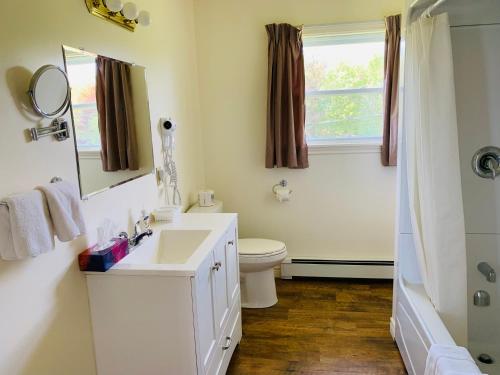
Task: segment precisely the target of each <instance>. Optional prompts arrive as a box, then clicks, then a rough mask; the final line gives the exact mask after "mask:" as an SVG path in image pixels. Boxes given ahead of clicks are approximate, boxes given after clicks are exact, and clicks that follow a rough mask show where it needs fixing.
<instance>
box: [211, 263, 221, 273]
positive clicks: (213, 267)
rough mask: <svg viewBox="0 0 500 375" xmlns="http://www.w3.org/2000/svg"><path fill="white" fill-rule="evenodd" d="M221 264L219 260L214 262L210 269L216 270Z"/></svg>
mask: <svg viewBox="0 0 500 375" xmlns="http://www.w3.org/2000/svg"><path fill="white" fill-rule="evenodd" d="M221 266H222V263H221V262H215V264H214V265H213V266H212V271H218V270H219V268H220V267H221Z"/></svg>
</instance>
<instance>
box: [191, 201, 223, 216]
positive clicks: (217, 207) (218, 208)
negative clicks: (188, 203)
mask: <svg viewBox="0 0 500 375" xmlns="http://www.w3.org/2000/svg"><path fill="white" fill-rule="evenodd" d="M222 209H223V205H222V202H221V201H214V205H213V206H209V207H200V205H199V204H198V203H196V204H194V205H193V206H192V207H191V208H190V209H189V210H187V212H188V213H205V214H217V213H221V212H222Z"/></svg>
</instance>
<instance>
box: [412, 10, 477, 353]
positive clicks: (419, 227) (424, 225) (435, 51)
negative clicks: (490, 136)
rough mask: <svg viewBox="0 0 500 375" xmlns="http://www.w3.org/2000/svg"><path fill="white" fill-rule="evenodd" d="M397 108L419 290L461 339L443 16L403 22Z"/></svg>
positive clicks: (463, 309)
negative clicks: (401, 102) (422, 288)
mask: <svg viewBox="0 0 500 375" xmlns="http://www.w3.org/2000/svg"><path fill="white" fill-rule="evenodd" d="M406 51H407V55H406V61H405V100H404V102H405V108H404V126H405V127H406V143H407V162H408V190H409V198H410V214H411V221H412V229H413V237H414V241H415V248H416V252H417V257H418V261H419V267H420V271H421V276H422V279H423V281H424V286H425V290H426V291H427V294H428V296H429V298H430V300H431V301H432V303H433V304H434V306H435V308H436V310H437V311H438V313H439V314H440V316H441V318H442V319H443V321H444V323H445V324H446V326H447V328H448V329H449V331H450V333H451V334H452V336H453V337H454V339H455V341H457V343H459V344H465V343H466V341H467V294H466V293H467V276H466V252H465V225H464V213H463V203H462V189H461V179H460V163H459V155H458V134H457V119H456V107H455V86H454V78H453V60H452V51H451V36H450V28H449V22H448V15H447V14H441V15H439V16H435V17H432V18H425V17H421V18H419V19H417V20H416V21H414V22H412V23H411V24H410V25H409V26H408V30H407V40H406Z"/></svg>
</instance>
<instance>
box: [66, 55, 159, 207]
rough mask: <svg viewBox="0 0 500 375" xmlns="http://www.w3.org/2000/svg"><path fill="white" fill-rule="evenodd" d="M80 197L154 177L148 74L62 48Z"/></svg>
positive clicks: (140, 68) (126, 65) (138, 68)
mask: <svg viewBox="0 0 500 375" xmlns="http://www.w3.org/2000/svg"><path fill="white" fill-rule="evenodd" d="M63 53H64V59H65V64H66V74H67V76H68V80H69V84H70V87H71V115H72V118H73V133H74V134H75V136H74V140H75V150H76V156H77V163H78V174H79V180H80V194H81V196H82V199H86V198H88V197H89V196H91V195H93V194H96V193H99V192H102V191H105V190H107V189H110V188H112V187H115V186H118V185H121V184H123V183H125V182H128V181H132V180H134V179H136V178H139V177H142V176H145V175H147V174H150V173H153V170H154V160H153V145H152V138H151V121H150V116H149V102H148V89H147V84H146V70H145V68H144V67H142V66H138V65H133V64H130V63H127V62H124V61H120V60H116V59H111V58H108V57H104V56H98V55H96V54H94V53H90V52H86V51H83V50H80V49H76V48H72V47H67V46H63Z"/></svg>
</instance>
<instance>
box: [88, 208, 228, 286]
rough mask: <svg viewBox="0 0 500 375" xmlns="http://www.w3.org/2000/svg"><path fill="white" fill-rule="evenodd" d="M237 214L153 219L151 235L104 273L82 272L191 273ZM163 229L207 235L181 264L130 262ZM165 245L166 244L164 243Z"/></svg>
mask: <svg viewBox="0 0 500 375" xmlns="http://www.w3.org/2000/svg"><path fill="white" fill-rule="evenodd" d="M236 219H237V214H222V213H219V214H207V213H201V214H200V213H186V214H181V215H179V217H178V218H177V219H176V220H175V222H172V223H166V222H155V223H153V224H152V229H153V236H152V237H151V238H145V239H144V240H143V242H142V243H141V244H140V245H139V246H137V247H135V248H133V249H131V252H130V254H129V255H127V256H126V257H125V258H123V259H122V260H120V261H119V262H118V263H116V264H115V265H114V266H113V267H111V268H110V269H109V270H108V271H106V272H85V273H86V274H87V275H88V276H92V277H93V276H102V277H106V276H109V275H146V274H147V275H155V276H164V277H170V276H184V277H185V276H194V275H195V274H196V270H197V269H198V268H199V266H200V264H201V262H202V261H203V260H204V259H205V258H206V256H207V254H208V253H209V252H210V251H212V249H213V248H214V247H215V246H216V245H217V243H218V242H219V241H220V239H221V238H222V237H223V236H224V235H225V234H226V231H227V230H228V228H229V227H230V225H231V224H232V223H234V222H236ZM163 230H207V231H210V233H209V234H208V236H207V237H206V238H205V239H204V240H203V242H201V244H200V245H199V246H198V247H197V248H196V250H195V251H194V252H193V253H192V255H191V256H190V257H189V259H188V260H187V261H186V262H185V263H178V264H159V263H154V262H151V263H144V262H141V263H143V264H134V262H133V258H135V257H137V256H140V255H141V254H135V253H136V252H140V251H143V252H151V250H152V247H155V246H156V243H157V242H156V241H158V239H159V235H160V233H161V232H162V231H163ZM167 247H168V244H167ZM131 255H134V256H133V257H132V256H131Z"/></svg>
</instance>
